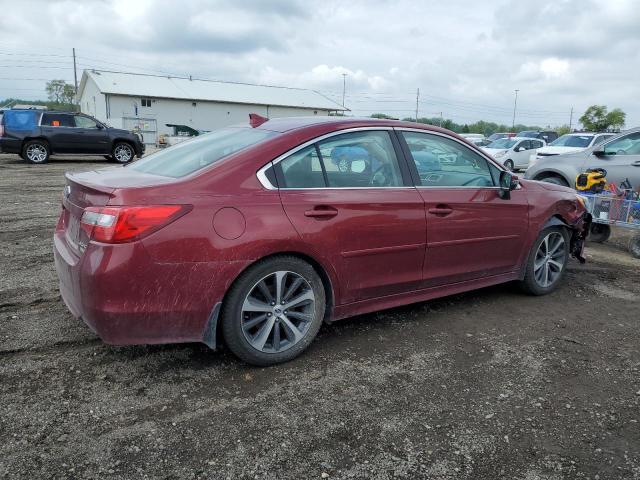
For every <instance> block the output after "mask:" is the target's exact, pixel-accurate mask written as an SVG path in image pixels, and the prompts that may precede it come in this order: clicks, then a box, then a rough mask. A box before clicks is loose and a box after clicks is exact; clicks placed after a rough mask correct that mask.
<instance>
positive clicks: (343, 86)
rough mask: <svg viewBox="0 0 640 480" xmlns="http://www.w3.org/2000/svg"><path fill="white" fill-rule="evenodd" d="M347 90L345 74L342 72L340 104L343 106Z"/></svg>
mask: <svg viewBox="0 0 640 480" xmlns="http://www.w3.org/2000/svg"><path fill="white" fill-rule="evenodd" d="M346 91H347V74H346V73H343V74H342V106H343V107H344V95H345V92H346Z"/></svg>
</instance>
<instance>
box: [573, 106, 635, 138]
mask: <svg viewBox="0 0 640 480" xmlns="http://www.w3.org/2000/svg"><path fill="white" fill-rule="evenodd" d="M579 120H580V123H581V124H582V126H583V127H584V128H586V129H587V130H592V131H594V132H600V131H604V130H608V129H619V128H622V127H623V126H624V122H625V120H626V114H625V113H624V112H623V111H622V110H620V109H619V108H614V109H613V110H611V111H610V112H608V111H607V107H606V106H605V105H591V106H590V107H589V108H587V110H586V111H585V112H584V114H583V115H582V116H581V117H580V119H579Z"/></svg>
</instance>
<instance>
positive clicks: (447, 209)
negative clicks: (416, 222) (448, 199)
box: [427, 205, 453, 217]
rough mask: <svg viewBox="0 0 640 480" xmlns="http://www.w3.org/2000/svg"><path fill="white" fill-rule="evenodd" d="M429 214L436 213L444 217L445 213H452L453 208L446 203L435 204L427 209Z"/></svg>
mask: <svg viewBox="0 0 640 480" xmlns="http://www.w3.org/2000/svg"><path fill="white" fill-rule="evenodd" d="M427 211H428V212H429V213H430V214H431V215H437V216H439V217H446V216H447V215H449V214H451V213H453V209H452V208H451V207H447V206H446V205H436V206H435V207H432V208H430V209H429V210H427Z"/></svg>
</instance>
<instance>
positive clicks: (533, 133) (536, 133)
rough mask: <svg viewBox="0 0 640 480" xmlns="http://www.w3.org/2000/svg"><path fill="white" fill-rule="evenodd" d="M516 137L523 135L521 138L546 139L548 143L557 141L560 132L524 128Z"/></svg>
mask: <svg viewBox="0 0 640 480" xmlns="http://www.w3.org/2000/svg"><path fill="white" fill-rule="evenodd" d="M516 137H521V138H539V139H541V140H544V141H545V142H546V143H547V144H549V143H551V142H553V141H555V140H556V139H557V138H558V133H557V132H554V131H553V130H546V131H540V130H523V131H522V132H519V133H518V134H517V135H516Z"/></svg>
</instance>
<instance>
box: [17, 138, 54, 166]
mask: <svg viewBox="0 0 640 480" xmlns="http://www.w3.org/2000/svg"><path fill="white" fill-rule="evenodd" d="M22 158H24V159H25V160H26V161H27V162H31V163H47V162H48V161H49V145H48V144H47V142H45V141H43V140H30V141H28V142H27V143H25V144H24V147H22Z"/></svg>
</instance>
